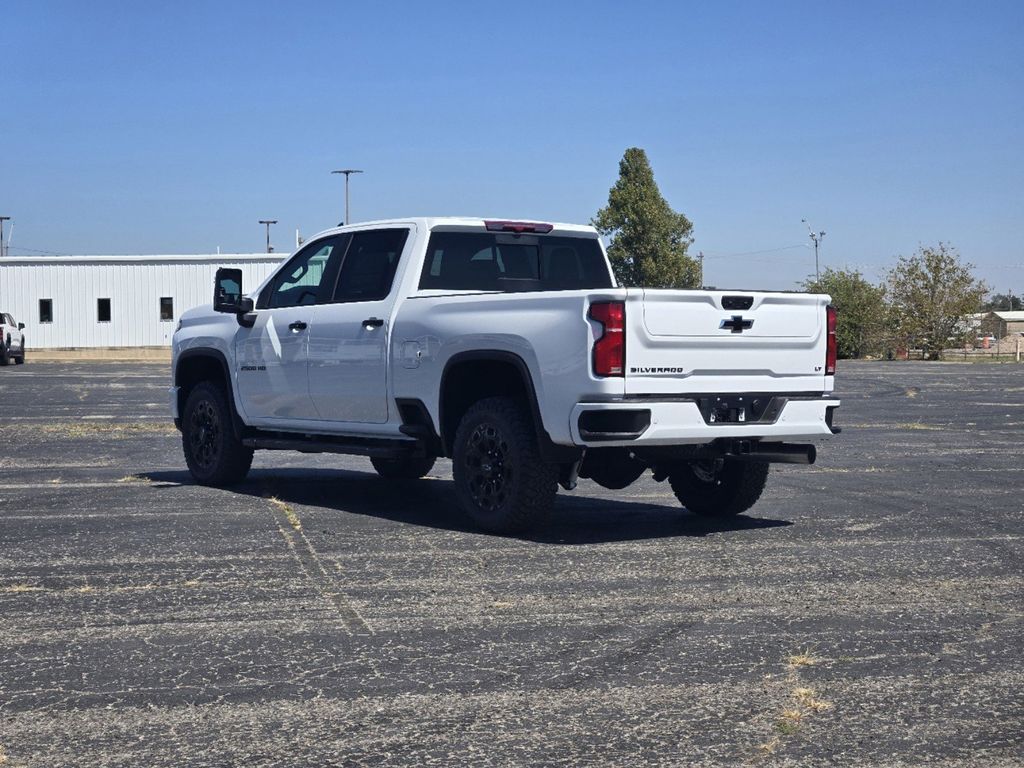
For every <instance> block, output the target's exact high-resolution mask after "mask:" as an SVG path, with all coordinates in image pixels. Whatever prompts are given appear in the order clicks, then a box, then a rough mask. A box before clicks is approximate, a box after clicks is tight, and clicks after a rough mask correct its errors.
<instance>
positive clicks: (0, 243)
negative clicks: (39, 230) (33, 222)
mask: <svg viewBox="0 0 1024 768" xmlns="http://www.w3.org/2000/svg"><path fill="white" fill-rule="evenodd" d="M10 220H11V217H10V216H0V258H3V257H4V256H6V255H7V254H8V252H9V249H6V248H4V222H5V221H10ZM11 226H12V227H13V226H14V225H13V224H12V225H11Z"/></svg>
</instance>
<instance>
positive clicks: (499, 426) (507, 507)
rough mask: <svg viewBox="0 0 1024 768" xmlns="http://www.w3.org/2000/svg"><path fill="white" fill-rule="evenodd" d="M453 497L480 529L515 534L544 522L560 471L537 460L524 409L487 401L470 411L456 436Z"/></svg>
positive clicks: (498, 399) (500, 399)
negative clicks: (454, 495)
mask: <svg viewBox="0 0 1024 768" xmlns="http://www.w3.org/2000/svg"><path fill="white" fill-rule="evenodd" d="M452 475H453V476H454V478H455V493H456V495H457V497H458V499H459V504H460V505H461V506H462V509H463V510H464V511H465V513H466V514H467V515H468V516H469V517H470V518H471V519H472V520H473V522H474V523H476V524H477V525H478V526H479V527H480V528H483V529H484V530H487V531H493V532H495V533H517V532H520V531H524V530H526V529H528V528H531V527H534V526H536V525H537V524H538V523H539V522H540V521H542V520H543V519H544V518H546V517H547V516H548V515H549V514H550V512H551V507H552V504H553V503H554V500H555V493H556V492H557V491H558V465H557V464H553V463H550V462H547V461H544V459H543V458H542V457H541V455H540V450H539V447H538V444H537V432H536V429H535V428H534V426H533V422H532V420H531V418H530V415H529V411H528V410H527V409H526V407H525V406H524V404H523V403H521V402H520V401H517V400H514V399H512V398H509V397H488V398H485V399H483V400H480V401H478V402H476V403H474V404H473V405H472V406H470V408H469V410H467V411H466V413H465V414H464V415H463V417H462V419H461V421H460V422H459V428H458V429H457V430H456V432H455V443H454V450H453V455H452Z"/></svg>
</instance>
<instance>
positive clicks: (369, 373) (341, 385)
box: [309, 227, 409, 424]
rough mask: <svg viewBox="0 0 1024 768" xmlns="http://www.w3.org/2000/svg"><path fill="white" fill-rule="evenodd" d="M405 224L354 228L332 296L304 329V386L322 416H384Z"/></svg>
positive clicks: (338, 418)
mask: <svg viewBox="0 0 1024 768" xmlns="http://www.w3.org/2000/svg"><path fill="white" fill-rule="evenodd" d="M408 235H409V230H408V228H405V227H401V228H399V227H395V228H391V229H374V230H367V231H364V232H356V233H354V234H353V235H352V242H351V244H350V245H349V246H348V249H347V251H346V253H345V257H344V259H343V260H342V262H341V269H340V274H339V275H338V280H337V286H336V288H335V290H334V292H333V294H332V296H331V301H330V302H329V303H327V304H325V305H322V306H319V307H317V319H316V322H315V323H314V324H313V326H312V328H311V329H310V333H309V391H310V396H311V397H312V399H313V404H314V405H315V406H316V410H317V412H318V413H319V415H320V418H321V419H325V420H328V421H336V422H362V423H374V424H380V423H383V422H385V421H387V420H388V396H387V357H388V344H387V341H388V331H389V329H388V323H389V318H390V317H391V309H392V307H393V306H394V302H395V299H394V296H393V291H392V287H393V283H394V277H395V271H396V269H397V267H398V263H399V260H400V259H401V256H402V251H403V249H404V247H405V243H406V241H407V239H408Z"/></svg>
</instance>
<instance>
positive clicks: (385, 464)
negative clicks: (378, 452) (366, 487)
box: [370, 456, 437, 480]
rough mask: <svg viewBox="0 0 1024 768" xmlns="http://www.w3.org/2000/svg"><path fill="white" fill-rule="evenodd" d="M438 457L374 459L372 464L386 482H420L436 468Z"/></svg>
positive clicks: (371, 460) (371, 461)
mask: <svg viewBox="0 0 1024 768" xmlns="http://www.w3.org/2000/svg"><path fill="white" fill-rule="evenodd" d="M435 461H437V457H436V456H404V457H402V458H400V459H379V458H376V457H373V458H371V459H370V463H371V464H373V468H374V469H375V470H377V474H378V475H380V476H381V477H383V478H384V479H385V480H419V479H420V478H421V477H423V476H424V475H426V474H427V473H428V472H429V471H430V470H431V469H433V467H434V462H435Z"/></svg>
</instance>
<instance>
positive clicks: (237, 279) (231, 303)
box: [213, 267, 252, 315]
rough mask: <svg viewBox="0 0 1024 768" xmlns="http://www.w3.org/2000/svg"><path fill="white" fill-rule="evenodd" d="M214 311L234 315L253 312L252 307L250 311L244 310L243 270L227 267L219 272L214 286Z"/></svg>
mask: <svg viewBox="0 0 1024 768" xmlns="http://www.w3.org/2000/svg"><path fill="white" fill-rule="evenodd" d="M249 303H250V304H251V303H252V302H251V301H250V302H249ZM213 310H214V311H215V312H228V313H230V314H232V315H237V314H241V313H243V312H246V311H251V307H250V309H249V310H245V309H243V308H242V270H240V269H229V268H227V267H221V268H220V269H218V270H217V277H216V279H215V281H214V286H213Z"/></svg>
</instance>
